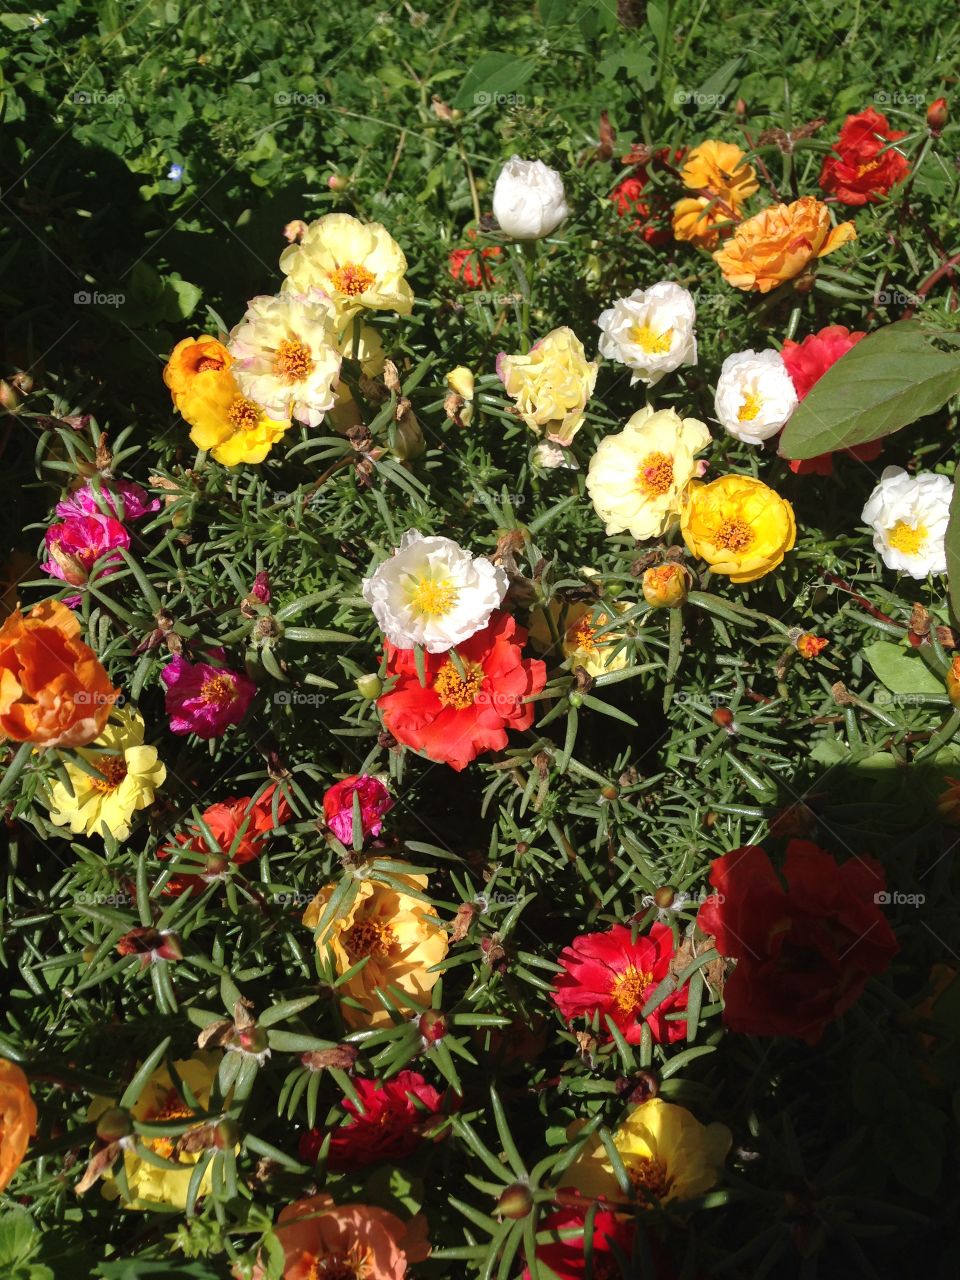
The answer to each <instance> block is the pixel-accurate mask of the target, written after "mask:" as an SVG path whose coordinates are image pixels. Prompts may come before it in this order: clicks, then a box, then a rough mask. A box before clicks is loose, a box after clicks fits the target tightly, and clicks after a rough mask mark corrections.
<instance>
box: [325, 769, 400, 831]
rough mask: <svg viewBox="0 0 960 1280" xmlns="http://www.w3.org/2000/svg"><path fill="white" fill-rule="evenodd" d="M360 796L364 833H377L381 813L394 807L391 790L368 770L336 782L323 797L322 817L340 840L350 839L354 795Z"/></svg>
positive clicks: (361, 821)
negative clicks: (368, 772)
mask: <svg viewBox="0 0 960 1280" xmlns="http://www.w3.org/2000/svg"><path fill="white" fill-rule="evenodd" d="M354 795H358V796H359V797H360V827H361V830H362V832H363V835H364V836H365V837H366V836H378V835H379V834H380V832H381V831H382V829H383V815H384V814H385V813H387V812H388V811H389V810H390V809H392V808H393V800H392V799H391V797H390V792H389V791H388V790H387V788H386V787H385V786H384V785H383V783H382V782H381V781H380V779H379V778H375V777H373V776H372V775H371V774H367V773H354V774H351V775H350V777H349V778H344V779H343V780H342V781H341V782H335V783H334V785H333V786H332V787H330V788H329V790H328V791H326V792H325V793H324V797H323V816H324V818H326V821H327V826H328V827H329V828H330V830H331V831H332V832H333V834H334V835H335V836H336V837H337V839H338V840H339V841H340V842H341V844H346V845H349V844H351V843H352V842H353V797H354Z"/></svg>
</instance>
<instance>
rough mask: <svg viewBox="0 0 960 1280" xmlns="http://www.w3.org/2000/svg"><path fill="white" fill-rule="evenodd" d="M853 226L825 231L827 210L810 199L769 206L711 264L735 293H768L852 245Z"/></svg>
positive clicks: (843, 224) (744, 224) (742, 227)
mask: <svg viewBox="0 0 960 1280" xmlns="http://www.w3.org/2000/svg"><path fill="white" fill-rule="evenodd" d="M856 238H857V232H856V228H855V227H854V225H853V223H852V222H841V223H840V225H839V226H836V227H831V226H830V214H829V212H828V210H827V206H826V205H825V204H822V203H821V202H820V201H819V200H817V199H815V198H814V197H813V196H803V197H802V198H801V199H800V200H795V201H794V202H793V204H777V205H771V206H770V207H769V208H768V209H764V210H763V212H762V213H758V214H756V215H755V216H754V217H752V218H747V220H746V221H745V222H741V223H740V225H739V227H737V229H736V231H735V232H734V234H733V236H732V237H731V238H730V239H729V240H728V241H727V242H726V244H725V245H724V246H723V248H721V249H718V250H717V251H716V252H715V253H714V255H713V260H714V262H716V264H717V266H718V267H719V268H720V270H721V272H722V273H723V278H724V280H726V282H727V284H731V285H733V287H734V288H735V289H745V290H748V291H749V290H755V289H756V290H759V291H760V293H769V292H770V290H771V289H774V288H776V286H777V285H779V284H783V283H784V282H785V281H787V280H792V279H794V277H795V276H798V275H799V274H800V273H801V271H803V270H804V268H805V267H807V266H809V265H810V263H811V262H813V261H814V260H815V259H817V258H823V257H826V255H827V254H828V253H833V251H834V250H835V249H839V248H840V246H841V245H844V244H846V243H847V242H848V241H850V240H856Z"/></svg>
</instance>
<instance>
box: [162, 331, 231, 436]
mask: <svg viewBox="0 0 960 1280" xmlns="http://www.w3.org/2000/svg"><path fill="white" fill-rule="evenodd" d="M231 364H233V357H232V356H231V354H230V352H229V351H228V350H227V348H226V347H225V346H224V345H223V343H222V342H219V341H218V340H217V339H216V338H211V337H210V336H209V334H204V336H203V337H202V338H184V339H183V341H182V342H178V343H177V345H176V346H175V347H174V349H173V351H172V353H171V355H170V359H169V360H168V361H167V364H166V367H165V368H164V370H163V380H164V382H165V383H166V384H167V386H168V387H169V388H170V394H171V395H172V396H173V402H174V404H175V405H176V406H177V408H178V409H180V401H181V399H182V398H183V397H185V396H187V397H189V396H191V395H194V394H196V393H198V392H200V393H202V392H203V391H204V389H205V388H212V387H213V386H214V385H215V384H216V383H217V382H219V381H221V380H222V378H223V375H224V374H225V373H227V372H228V371H229V369H230V366H231ZM231 380H232V379H231ZM181 412H182V410H181ZM184 416H186V415H184Z"/></svg>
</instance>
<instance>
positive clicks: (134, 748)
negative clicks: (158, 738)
mask: <svg viewBox="0 0 960 1280" xmlns="http://www.w3.org/2000/svg"><path fill="white" fill-rule="evenodd" d="M143 730H144V724H143V718H142V716H140V715H139V714H138V713H137V712H136V711H129V710H127V709H126V708H122V709H121V710H119V711H118V712H117V713H116V720H115V721H110V722H108V724H107V726H106V728H105V729H104V731H103V733H101V735H100V737H99V738H97V739H96V741H95V742H94V743H93V744H92V747H89V748H86V749H84V750H81V751H80V752H79V753H78V754H79V755H81V756H82V757H83V759H84V760H85V761H86V762H87V763H88V764H90V765H92V766H93V768H94V769H96V770H97V773H98V774H99V776H98V777H92V776H91V775H90V774H89V773H85V772H84V771H83V770H82V769H80V768H78V767H77V766H76V765H74V764H71V763H70V762H69V761H66V762H65V764H64V767H65V769H66V771H67V776H68V777H69V779H70V783H71V785H72V787H73V795H72V796H71V795H70V794H69V792H68V791H67V788H66V787H65V786H64V785H63V783H62V782H59V781H57V782H54V784H53V786H52V788H51V792H50V821H51V822H52V823H54V824H55V825H56V826H58V827H63V826H69V827H70V830H71V831H72V832H73V833H74V834H76V835H78V834H81V833H82V834H83V835H87V836H91V835H102V833H103V827H106V829H107V831H109V833H110V834H111V835H112V836H113V838H114V839H115V840H126V838H127V837H128V836H129V834H130V820H131V819H132V817H133V815H134V813H136V811H137V810H138V809H145V808H146V807H147V806H148V805H151V804H153V798H154V795H155V794H156V791H157V789H158V787H160V786H162V784H163V781H164V779H165V778H166V776H167V769H166V766H165V765H164V764H163V763H161V761H160V760H158V759H157V749H156V747H145V746H144V745H143Z"/></svg>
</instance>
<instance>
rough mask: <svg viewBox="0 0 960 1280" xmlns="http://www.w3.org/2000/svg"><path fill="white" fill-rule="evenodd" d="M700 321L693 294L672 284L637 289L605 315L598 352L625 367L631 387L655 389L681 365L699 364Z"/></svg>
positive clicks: (666, 281)
mask: <svg viewBox="0 0 960 1280" xmlns="http://www.w3.org/2000/svg"><path fill="white" fill-rule="evenodd" d="M696 319H697V309H696V307H695V305H694V301H693V297H692V295H691V294H690V293H689V292H688V291H687V290H686V289H684V288H682V287H681V286H680V285H678V284H674V283H673V281H671V280H661V281H660V282H659V283H658V284H654V285H651V286H650V288H649V289H635V290H634V291H633V293H631V294H630V295H629V297H626V298H618V299H617V301H616V302H615V303H614V304H613V306H612V307H611V308H609V310H607V311H604V312H602V313H601V315H600V319H599V320H598V321H597V323H598V325H599V326H600V330H601V337H600V342H599V350H600V354H601V355H602V356H606V357H607V358H608V359H610V360H617V361H618V362H619V363H620V364H625V365H627V367H628V368H629V369H630V371H631V377H630V382H631V384H633V383H634V382H645V383H646V384H647V386H648V387H652V386H654V385H655V384H656V383H658V382H659V381H660V379H661V378H662V377H663V376H664V375H665V374H668V373H672V372H673V370H674V369H679V368H680V366H681V365H693V364H696V363H697V337H696V331H695V325H696Z"/></svg>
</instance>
